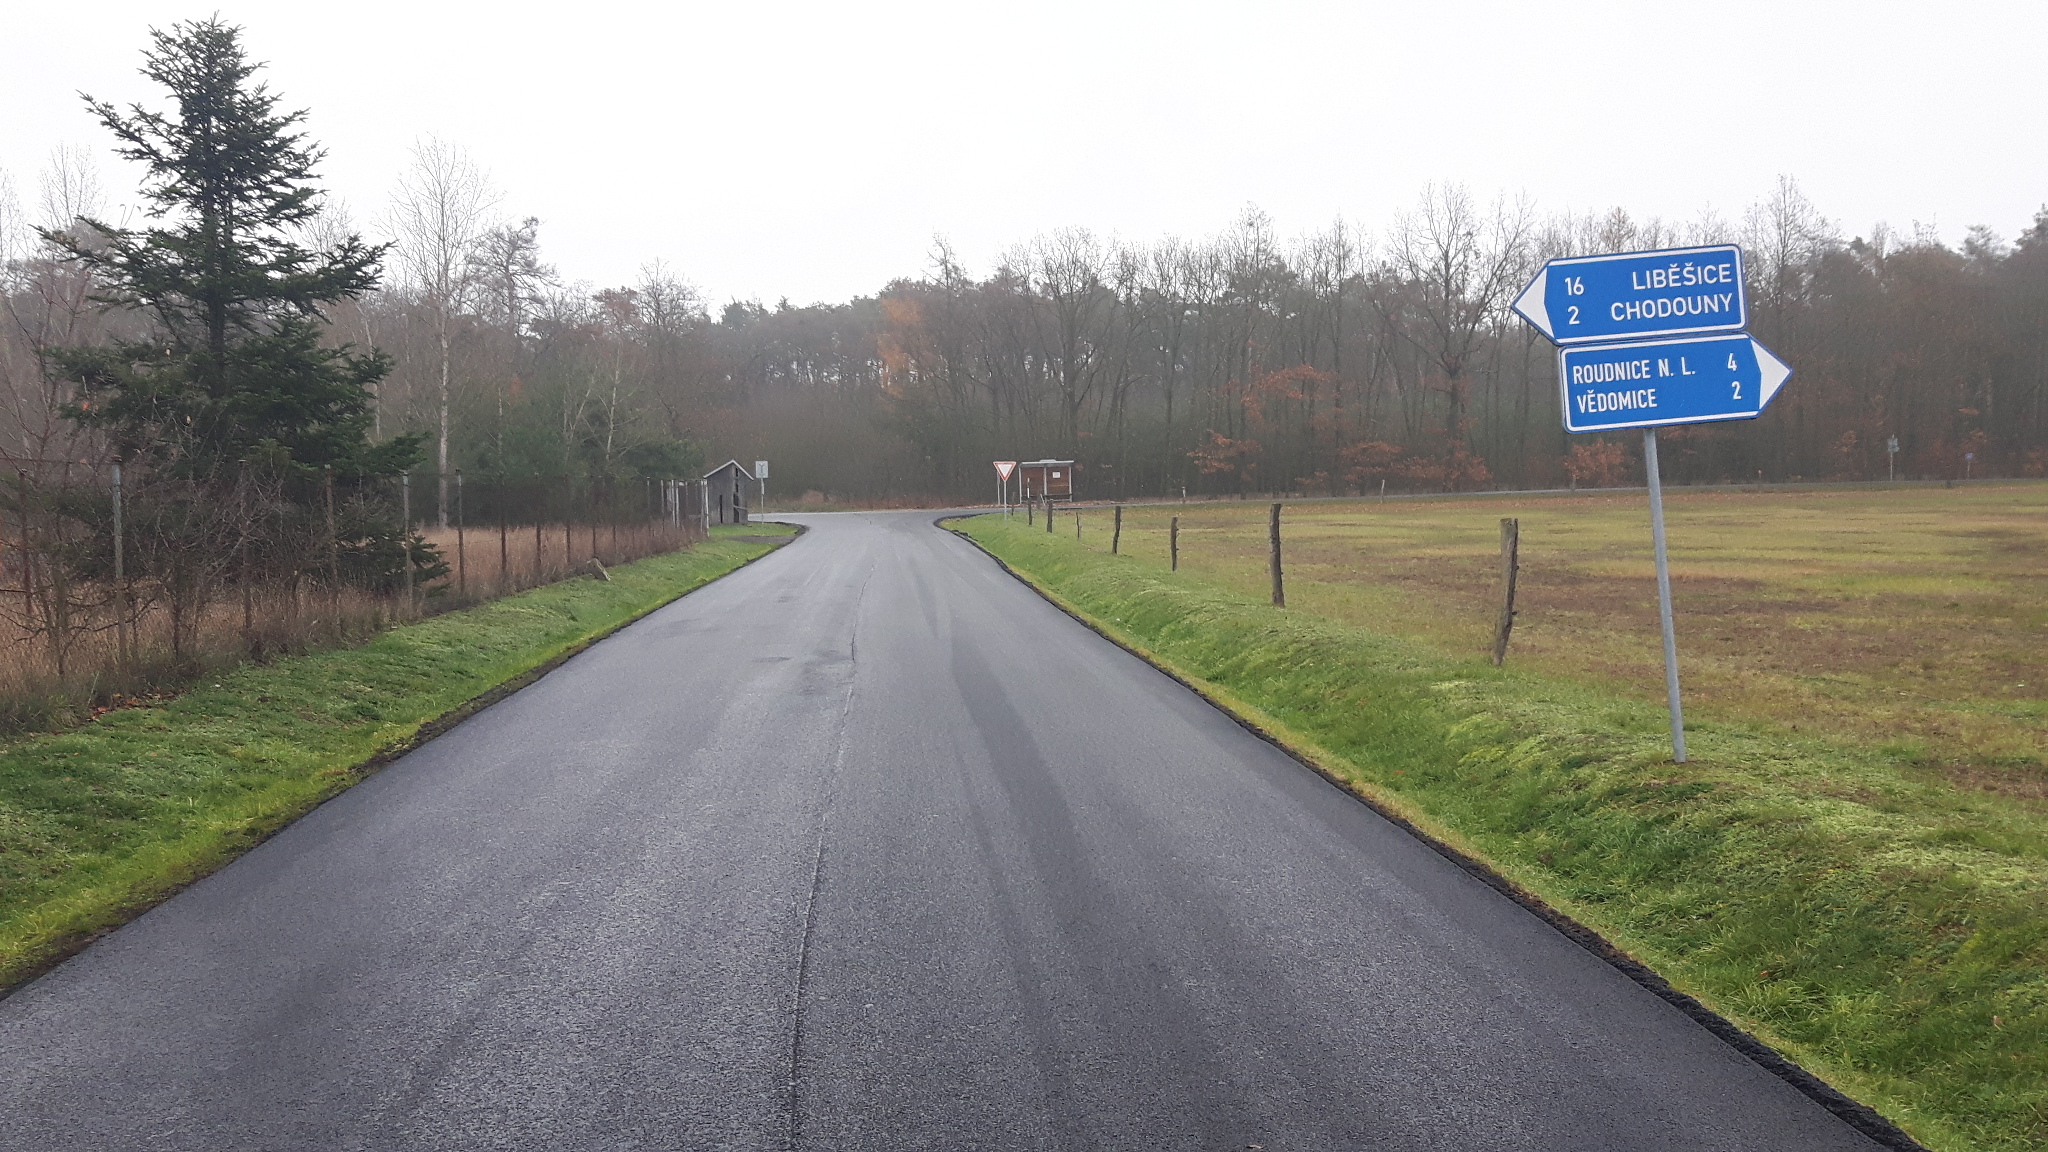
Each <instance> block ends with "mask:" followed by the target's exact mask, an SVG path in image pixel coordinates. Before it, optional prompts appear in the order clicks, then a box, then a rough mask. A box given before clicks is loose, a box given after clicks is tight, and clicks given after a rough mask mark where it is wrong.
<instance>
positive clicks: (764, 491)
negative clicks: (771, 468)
mask: <svg viewBox="0 0 2048 1152" xmlns="http://www.w3.org/2000/svg"><path fill="white" fill-rule="evenodd" d="M754 479H756V480H759V481H760V482H761V505H762V507H764V508H765V507H767V505H768V462H767V461H766V460H756V461H754Z"/></svg>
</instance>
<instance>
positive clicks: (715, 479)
mask: <svg viewBox="0 0 2048 1152" xmlns="http://www.w3.org/2000/svg"><path fill="white" fill-rule="evenodd" d="M753 484H754V474H753V473H752V472H749V471H747V470H746V469H745V468H742V467H740V462H739V461H737V460H727V461H726V462H725V463H723V464H720V465H719V466H718V467H716V468H713V469H712V470H711V471H709V472H706V473H705V474H704V512H705V517H704V518H705V521H706V523H707V525H708V524H745V523H746V522H747V494H748V493H750V492H752V491H753V490H754V488H753Z"/></svg>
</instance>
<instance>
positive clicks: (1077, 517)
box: [1074, 508, 1081, 544]
mask: <svg viewBox="0 0 2048 1152" xmlns="http://www.w3.org/2000/svg"><path fill="white" fill-rule="evenodd" d="M1074 542H1075V543H1076V544H1078V543H1080V542H1081V510H1080V509H1079V508H1076V509H1074Z"/></svg>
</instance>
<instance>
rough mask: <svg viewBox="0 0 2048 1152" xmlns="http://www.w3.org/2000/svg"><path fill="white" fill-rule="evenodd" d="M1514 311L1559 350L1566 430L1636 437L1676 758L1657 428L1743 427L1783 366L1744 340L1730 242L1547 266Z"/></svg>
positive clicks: (1681, 758) (1679, 740) (1781, 377)
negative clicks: (1646, 485) (1628, 432)
mask: <svg viewBox="0 0 2048 1152" xmlns="http://www.w3.org/2000/svg"><path fill="white" fill-rule="evenodd" d="M1514 309H1515V311H1516V313H1518V314H1519V315H1520V316H1521V317H1522V319H1524V320H1526V321H1528V322H1529V324H1530V325H1531V326H1532V327H1534V328H1535V329H1536V330H1537V331H1538V332H1541V333H1543V335H1544V337H1545V338H1546V339H1548V340H1549V341H1550V342H1551V343H1553V344H1555V345H1557V346H1558V351H1557V387H1558V402H1559V404H1560V405H1561V406H1562V408H1563V410H1564V428H1565V431H1567V432H1613V431H1618V430H1621V429H1624V428H1640V429H1642V430H1643V467H1644V470H1645V472H1646V473H1647V474H1648V476H1649V480H1650V539H1651V543H1652V544H1653V546H1654V548H1655V551H1656V554H1657V616H1658V620H1659V622H1660V623H1661V624H1662V626H1663V633H1664V696H1665V702H1666V704H1667V705H1668V706H1669V708H1670V712H1671V758H1672V759H1673V760H1675V761H1677V762H1678V763H1680V764H1683V763H1685V714H1684V712H1683V711H1682V709H1681V707H1680V700H1679V692H1678V635H1677V630H1676V629H1675V628H1674V627H1673V625H1672V613H1671V562H1670V559H1669V557H1668V555H1667V554H1666V552H1665V547H1664V477H1663V474H1662V470H1661V469H1660V468H1659V467H1658V464H1657V429H1658V428H1659V427H1661V426H1664V425H1671V424H1701V423H1706V422H1709V421H1716V420H1754V419H1756V418H1757V417H1758V416H1760V415H1762V414H1763V410H1764V407H1765V406H1766V405H1768V404H1769V403H1770V402H1771V401H1772V400H1773V399H1774V398H1776V396H1777V395H1778V392H1779V390H1780V389H1782V388H1783V387H1784V386H1785V381H1787V380H1789V379H1791V377H1792V369H1791V367H1790V366H1789V365H1787V364H1786V363H1785V362H1784V361H1782V360H1780V359H1778V358H1777V357H1776V356H1774V355H1772V353H1771V350H1770V349H1768V348H1766V347H1764V346H1763V345H1762V344H1759V343H1757V342H1756V341H1755V340H1753V339H1751V338H1750V335H1749V333H1748V332H1747V331H1744V329H1746V328H1747V327H1748V323H1749V299H1748V293H1747V291H1746V290H1745V288H1744V277H1743V260H1742V249H1741V248H1739V247H1737V246H1736V245H1733V244H1718V245H1712V246H1709V247H1703V248H1671V249H1665V250H1663V251H1658V252H1623V253H1618V254H1614V255H1608V256H1575V257H1572V258H1570V259H1565V260H1552V261H1550V262H1549V263H1548V264H1545V265H1544V266H1543V269H1542V270H1541V271H1539V272H1538V273H1536V278H1535V279H1533V280H1531V281H1529V285H1528V287H1526V288H1524V289H1522V294H1521V295H1520V296H1517V297H1516V298H1515V304H1514Z"/></svg>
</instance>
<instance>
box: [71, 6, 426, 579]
mask: <svg viewBox="0 0 2048 1152" xmlns="http://www.w3.org/2000/svg"><path fill="white" fill-rule="evenodd" d="M150 36H151V39H152V42H153V43H152V46H151V47H150V49H148V50H147V51H145V53H144V61H145V66H144V68H143V74H144V75H145V76H147V77H149V78H150V79H151V80H153V81H155V82H157V83H159V84H161V85H163V87H164V88H165V89H166V90H167V91H168V93H169V95H170V97H171V100H172V102H173V104H174V108H173V109H171V110H169V111H167V112H157V111H151V110H149V109H147V108H145V107H143V106H142V105H140V104H137V105H133V106H131V107H130V108H129V109H128V110H127V111H125V112H124V111H122V110H121V109H119V108H117V107H115V106H114V105H112V104H109V103H106V102H104V101H100V100H94V99H92V98H91V97H89V96H88V97H86V104H87V107H89V108H90V109H91V110H92V112H93V114H94V115H95V116H96V117H97V118H98V119H99V121H100V123H101V124H103V125H105V126H106V127H107V128H108V129H109V130H110V131H112V132H113V133H114V135H115V136H116V137H117V138H118V139H119V141H120V145H119V147H118V149H117V151H118V153H119V154H120V155H121V156H123V157H125V158H127V159H130V160H134V161H138V162H140V163H141V164H142V165H143V168H144V177H143V181H142V196H143V198H144V200H145V201H146V202H147V204H148V211H149V215H150V216H151V217H152V218H153V219H154V220H155V221H158V223H156V224H154V225H153V226H150V227H146V228H142V229H137V230H131V229H123V228H116V227H112V226H110V225H108V224H106V223H103V222H100V221H96V220H88V221H86V223H87V224H88V225H89V227H88V228H84V229H73V230H70V231H65V232H54V231H46V232H44V233H43V234H42V235H43V239H44V240H45V241H47V242H48V243H50V244H52V245H54V246H56V247H57V248H59V249H61V250H63V251H64V252H66V253H67V254H68V255H69V257H70V258H71V259H73V260H75V261H77V262H78V263H79V264H81V265H83V266H84V267H85V268H87V269H88V270H89V271H90V272H91V274H92V275H93V277H94V279H95V281H96V282H97V284H98V285H99V294H98V295H97V297H96V299H97V300H99V301H100V302H101V303H102V304H105V305H107V306H109V307H114V308H120V309H126V310H130V311H131V312H133V313H135V314H137V315H139V316H140V317H141V318H142V319H143V321H144V328H143V331H142V334H141V335H139V336H137V337H136V338H133V339H125V340H119V341H115V342H113V343H111V344H107V345H100V346H93V347H78V348H66V349H60V350H58V351H56V352H55V353H53V354H52V357H53V360H54V361H55V367H56V368H57V370H58V371H59V372H60V373H61V374H63V375H64V376H66V377H68V378H69V379H70V380H72V381H74V382H75V383H76V384H77V385H78V395H77V400H76V402H75V403H74V404H73V406H72V408H71V409H70V411H69V415H70V416H71V417H72V418H73V419H74V420H77V421H78V422H80V423H81V424H84V425H86V426H89V427H92V428H96V429H100V430H101V431H103V433H104V434H106V435H107V436H108V437H109V438H110V439H111V441H112V443H113V447H114V449H115V451H116V452H117V453H119V454H120V455H121V456H122V457H123V458H125V459H127V460H129V461H130V462H131V463H132V464H134V465H136V466H137V468H136V472H137V473H138V476H137V478H138V479H139V480H142V481H143V482H144V483H145V484H151V483H153V484H154V485H155V486H156V490H157V491H158V493H159V494H160V495H161V496H162V497H163V499H161V500H160V501H159V505H158V513H159V514H158V515H156V516H155V518H154V519H153V520H151V521H150V523H152V524H153V525H156V526H157V528H158V530H159V531H160V533H162V534H165V538H164V539H162V540H159V541H156V543H158V544H159V545H161V547H160V548H159V549H157V551H158V552H160V553H162V554H163V555H165V556H171V557H176V556H178V555H179V554H180V553H181V550H182V551H186V552H189V551H191V550H194V549H197V550H199V551H202V552H204V551H207V550H209V549H210V550H213V551H216V552H217V551H218V548H219V545H220V544H221V543H223V542H225V541H227V540H229V539H230V538H232V539H233V540H234V542H235V543H236V544H237V546H240V547H246V546H247V545H248V544H249V543H250V542H251V540H252V539H254V541H255V543H256V544H257V545H258V546H259V547H260V549H261V550H262V552H263V555H264V557H265V562H266V564H267V565H268V566H269V568H270V569H271V570H272V571H273V572H276V573H277V574H279V575H283V574H284V573H285V572H288V571H313V572H316V573H317V572H319V571H320V570H321V569H322V568H328V567H335V566H338V565H336V563H335V561H334V555H335V553H336V552H337V551H345V552H346V554H347V564H346V575H347V576H348V577H349V578H352V579H354V580H356V581H358V582H365V583H373V584H383V583H389V582H390V580H391V578H392V575H391V574H392V573H393V572H394V571H396V569H397V567H398V566H399V563H400V557H402V556H403V555H404V553H403V551H402V545H401V544H400V542H399V531H398V525H397V524H396V523H395V522H394V518H393V517H390V516H389V515H386V514H379V513H378V512H377V510H376V508H375V505H374V501H370V500H366V499H364V498H363V495H364V492H365V489H366V488H367V487H370V486H374V485H375V481H376V480H377V478H381V477H388V476H391V475H394V474H396V473H397V472H398V471H400V470H401V469H404V468H406V467H409V466H410V465H412V464H413V463H415V462H417V460H418V459H419V458H420V456H421V443H422V438H421V437H418V436H407V437H400V438H396V439H393V440H388V441H385V442H383V443H376V444H373V443H372V442H371V441H370V437H369V432H370V427H371V421H372V411H371V405H372V403H373V398H372V395H371V392H370V386H371V385H372V384H374V383H375V382H376V381H377V380H378V379H380V378H381V377H382V376H383V375H384V374H385V372H386V371H388V369H389V362H388V360H387V359H386V357H384V356H383V355H382V354H380V353H376V352H374V351H359V350H357V349H355V348H353V347H349V346H342V347H329V346H323V344H322V342H321V337H322V335H323V333H324V332H325V330H326V322H325V320H324V318H323V315H322V311H321V309H322V306H323V305H326V304H330V303H333V302H336V301H340V300H347V299H352V298H354V297H357V296H360V295H362V294H363V293H365V292H367V291H369V290H370V289H372V288H374V287H375V286H376V284H377V278H378V262H379V260H380V258H381V257H382V256H383V254H384V250H385V249H384V246H382V245H370V244H365V243H364V242H363V241H362V239H361V237H359V236H356V235H349V236H347V237H345V238H344V239H342V240H341V241H340V242H339V243H336V244H333V245H332V246H330V247H328V248H325V249H321V250H315V249H312V248H308V247H307V246H306V245H304V244H303V243H301V241H300V236H301V235H302V232H303V227H302V226H303V225H305V224H307V223H308V222H309V221H311V220H312V219H313V218H314V217H315V216H317V215H318V214H319V211H320V200H319V196H320V193H319V189H318V188H317V187H316V185H315V184H314V182H313V179H314V169H315V167H316V166H317V165H318V164H319V162H320V160H321V159H322V156H323V153H322V151H321V150H320V149H319V148H317V147H315V146H314V145H312V144H311V143H310V142H309V141H308V140H307V139H306V136H305V134H304V132H303V131H302V130H301V125H302V124H303V123H304V120H305V117H306V113H305V112H304V111H303V110H301V111H296V112H280V111H279V110H278V97H277V96H276V95H274V94H272V93H271V92H270V90H269V88H268V86H267V85H265V84H262V83H260V82H256V81H255V80H254V76H255V73H256V72H257V70H258V68H259V67H260V65H258V64H254V63H251V62H250V61H249V59H248V58H247V56H246V54H245V53H244V51H243V48H242V43H241V29H240V28H237V27H233V26H230V25H225V24H222V23H221V22H220V21H219V19H218V18H211V19H207V20H203V21H192V22H187V23H182V24H176V25H173V26H172V27H171V28H170V29H169V30H168V31H164V30H155V29H152V30H151V32H150ZM328 475H331V476H333V477H334V478H336V481H337V482H339V483H341V484H343V485H345V486H348V487H350V488H353V489H355V491H354V492H353V493H349V494H345V496H344V499H343V503H344V506H345V507H346V508H347V509H348V514H347V521H348V522H347V523H346V524H345V526H344V527H343V528H342V530H341V531H340V532H339V533H337V535H339V536H340V537H342V539H341V540H339V541H335V540H331V539H327V538H326V533H324V532H323V531H321V530H320V528H319V527H318V526H319V525H324V523H325V515H324V507H323V505H324V503H325V502H326V500H327V499H328V495H327V493H326V492H325V491H324V490H323V489H322V488H321V482H322V480H321V478H322V477H324V476H328ZM259 481H260V483H259ZM252 489H260V492H261V500H260V501H259V502H260V503H262V504H264V505H265V508H264V513H263V515H262V516H260V517H258V516H255V515H253V514H249V515H245V516H243V517H242V519H241V521H240V522H238V523H236V524H232V525H231V524H228V523H227V522H226V520H225V519H224V513H223V512H222V509H223V508H224V507H225V506H227V505H229V504H232V505H233V506H235V507H239V508H245V509H246V508H250V507H251V506H252V501H251V498H250V494H251V491H252ZM351 495H352V496H353V497H354V498H353V499H350V498H349V496H351ZM174 505H175V506H177V507H179V508H182V511H181V512H177V514H168V513H167V512H166V510H167V509H171V508H172V507H173V506H174ZM180 538H181V539H180ZM416 546H417V545H416ZM293 553H300V555H294V554H293ZM323 556H324V562H323ZM424 559H425V560H426V561H427V563H428V564H430V565H431V564H432V563H433V559H432V557H431V556H428V557H424ZM195 563H198V562H197V561H192V560H191V559H190V558H189V557H187V558H185V559H179V560H175V561H174V562H173V561H167V562H166V564H167V566H168V568H167V570H165V571H163V572H161V573H160V576H161V577H162V578H164V579H166V580H170V581H173V582H177V583H180V584H183V585H192V584H194V582H195V581H196V582H197V583H199V584H203V583H204V578H203V573H199V572H198V571H197V570H196V569H194V568H193V567H192V565H193V564H195ZM196 594H201V595H203V589H201V590H200V591H198V592H197V593H196ZM179 597H180V593H179V592H178V591H177V590H175V589H173V590H171V598H172V600H173V601H174V604H175V602H176V601H177V600H178V599H179Z"/></svg>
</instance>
